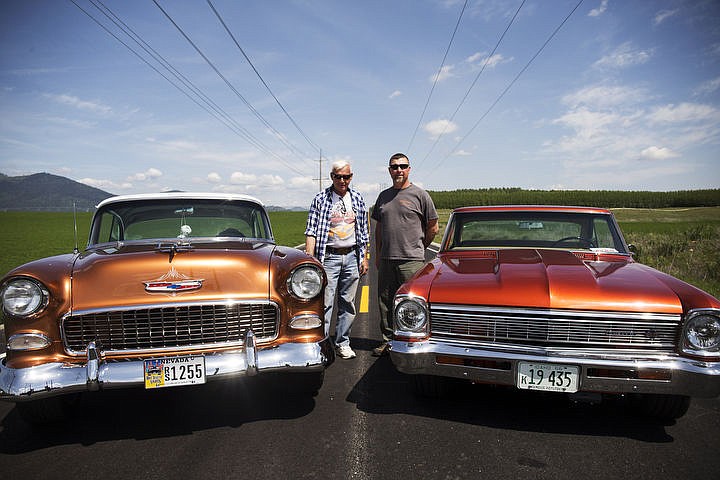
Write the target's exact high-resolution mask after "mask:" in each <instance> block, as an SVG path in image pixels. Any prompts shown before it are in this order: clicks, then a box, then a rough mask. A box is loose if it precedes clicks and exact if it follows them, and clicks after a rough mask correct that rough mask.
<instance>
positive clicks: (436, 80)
mask: <svg viewBox="0 0 720 480" xmlns="http://www.w3.org/2000/svg"><path fill="white" fill-rule="evenodd" d="M467 3H468V0H465V3H464V4H463V7H462V10H460V16H459V17H458V19H457V23H455V30H453V33H452V36H451V37H450V42H449V43H448V46H447V48H446V49H445V55H443V59H442V62H440V68H438V72H437V74H436V75H435V79H434V80H433V84H432V87H431V88H430V93H429V94H428V98H427V100H426V101H425V106H424V107H423V110H422V113H421V114H420V118H419V119H418V123H417V125H416V126H415V131H414V132H413V134H412V138H410V143H409V144H408V147H407V150H405V151H406V152H408V154H409V153H410V148H411V147H412V144H413V142H414V141H415V136H416V135H417V132H418V129H419V128H420V124H421V123H422V120H423V117H425V112H426V111H427V108H428V105H429V104H430V99H431V98H432V94H433V91H435V85H437V82H438V79H439V78H440V74H441V73H442V69H443V67H444V66H445V60H446V59H447V56H448V52H449V51H450V47H451V46H452V44H453V40H455V34H456V33H457V31H458V27H459V26H460V20H462V17H463V14H464V13H465V7H467Z"/></svg>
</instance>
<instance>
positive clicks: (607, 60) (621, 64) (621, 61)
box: [594, 42, 654, 68]
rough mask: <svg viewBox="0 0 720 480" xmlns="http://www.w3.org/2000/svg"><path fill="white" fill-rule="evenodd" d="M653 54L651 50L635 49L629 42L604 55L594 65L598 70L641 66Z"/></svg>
mask: <svg viewBox="0 0 720 480" xmlns="http://www.w3.org/2000/svg"><path fill="white" fill-rule="evenodd" d="M653 53H654V52H653V51H652V50H642V49H639V48H635V47H634V46H633V45H632V44H631V43H630V42H626V43H623V44H622V45H620V46H619V47H618V48H617V49H615V51H613V52H611V53H610V54H609V55H605V56H604V57H602V58H601V59H600V60H598V61H597V62H595V64H594V65H595V66H596V67H600V68H604V67H607V68H626V67H631V66H633V65H641V64H643V63H647V62H648V61H649V60H650V58H651V57H652V56H653Z"/></svg>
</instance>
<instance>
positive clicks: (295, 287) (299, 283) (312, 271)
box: [287, 265, 323, 300]
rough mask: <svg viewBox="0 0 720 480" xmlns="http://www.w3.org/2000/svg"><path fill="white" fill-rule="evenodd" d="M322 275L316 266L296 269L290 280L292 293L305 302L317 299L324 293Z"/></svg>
mask: <svg viewBox="0 0 720 480" xmlns="http://www.w3.org/2000/svg"><path fill="white" fill-rule="evenodd" d="M322 279H323V277H322V273H320V270H319V269H318V268H316V267H314V266H311V265H306V266H303V267H299V268H296V269H295V270H294V271H293V272H292V273H291V274H290V278H288V281H287V283H288V290H290V293H292V294H293V295H295V296H296V297H298V298H302V299H303V300H308V299H311V298H314V297H316V296H317V295H318V294H319V293H320V291H322Z"/></svg>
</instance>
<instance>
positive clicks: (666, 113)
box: [648, 103, 720, 123]
mask: <svg viewBox="0 0 720 480" xmlns="http://www.w3.org/2000/svg"><path fill="white" fill-rule="evenodd" d="M648 119H649V121H650V122H652V123H683V122H700V121H705V120H711V121H720V114H719V112H718V110H717V109H715V108H713V107H711V106H709V105H702V104H697V103H681V104H680V105H665V106H662V107H657V108H655V109H654V110H653V111H652V112H651V113H650V115H649V116H648Z"/></svg>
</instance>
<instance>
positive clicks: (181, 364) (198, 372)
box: [143, 355, 205, 388]
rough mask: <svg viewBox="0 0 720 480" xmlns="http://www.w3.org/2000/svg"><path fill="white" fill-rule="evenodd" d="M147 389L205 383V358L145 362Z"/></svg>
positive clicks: (199, 356)
mask: <svg viewBox="0 0 720 480" xmlns="http://www.w3.org/2000/svg"><path fill="white" fill-rule="evenodd" d="M143 370H144V372H145V388H162V387H177V386H180V385H197V384H201V383H205V357H203V356H201V355H198V356H182V357H166V358H151V359H149V360H145V364H144V369H143Z"/></svg>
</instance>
